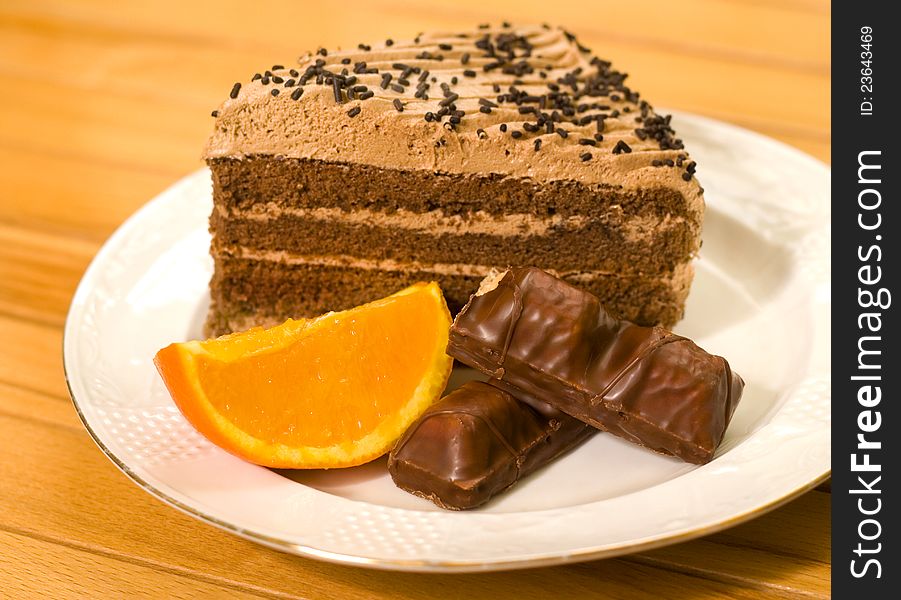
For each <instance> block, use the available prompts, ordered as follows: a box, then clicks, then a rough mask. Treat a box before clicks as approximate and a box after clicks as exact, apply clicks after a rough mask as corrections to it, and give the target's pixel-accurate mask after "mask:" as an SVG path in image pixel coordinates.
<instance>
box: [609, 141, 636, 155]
mask: <svg viewBox="0 0 901 600" xmlns="http://www.w3.org/2000/svg"><path fill="white" fill-rule="evenodd" d="M623 152H625V153H626V154H628V153H629V152H632V148H630V147H629V144H627V143H626V142H624V141H623V140H619V141H618V142H616V146H614V147H613V153H614V154H622V153H623Z"/></svg>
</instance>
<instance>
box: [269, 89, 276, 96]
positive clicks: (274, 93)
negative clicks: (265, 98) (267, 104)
mask: <svg viewBox="0 0 901 600" xmlns="http://www.w3.org/2000/svg"><path fill="white" fill-rule="evenodd" d="M269 93H270V94H272V95H273V96H278V88H272V91H271V92H269Z"/></svg>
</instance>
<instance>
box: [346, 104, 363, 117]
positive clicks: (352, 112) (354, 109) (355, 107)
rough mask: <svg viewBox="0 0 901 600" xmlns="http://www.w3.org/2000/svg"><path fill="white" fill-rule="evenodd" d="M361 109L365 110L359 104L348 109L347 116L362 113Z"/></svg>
mask: <svg viewBox="0 0 901 600" xmlns="http://www.w3.org/2000/svg"><path fill="white" fill-rule="evenodd" d="M361 110H363V109H362V108H360V107H359V106H354V107H353V108H352V109H350V110H349V111H347V116H348V117H356V116H357V115H358V114H360V111H361Z"/></svg>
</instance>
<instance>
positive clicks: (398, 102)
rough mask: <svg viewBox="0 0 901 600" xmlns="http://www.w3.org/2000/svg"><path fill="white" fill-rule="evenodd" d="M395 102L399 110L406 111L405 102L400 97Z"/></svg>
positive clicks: (395, 106)
mask: <svg viewBox="0 0 901 600" xmlns="http://www.w3.org/2000/svg"><path fill="white" fill-rule="evenodd" d="M393 104H394V108H395V109H396V110H397V112H404V103H403V102H401V101H400V98H395V99H394V102H393Z"/></svg>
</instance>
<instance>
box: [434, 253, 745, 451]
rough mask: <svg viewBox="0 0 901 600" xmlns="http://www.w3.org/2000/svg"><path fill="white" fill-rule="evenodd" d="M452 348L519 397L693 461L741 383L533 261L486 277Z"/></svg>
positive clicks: (693, 349) (677, 340)
mask: <svg viewBox="0 0 901 600" xmlns="http://www.w3.org/2000/svg"><path fill="white" fill-rule="evenodd" d="M448 354H450V355H451V356H453V357H454V358H456V359H458V360H460V361H461V362H463V363H465V364H467V365H470V366H472V367H475V368H477V369H479V370H480V371H482V372H483V373H485V374H487V375H490V376H491V377H495V378H497V379H498V382H497V385H498V386H499V387H502V388H504V389H507V390H508V391H510V392H511V393H513V394H514V395H515V396H517V397H519V396H520V395H524V396H526V397H532V398H536V399H538V400H540V401H543V402H546V403H548V404H549V405H551V406H553V407H554V408H557V409H559V410H561V411H563V412H565V413H567V414H569V415H572V416H573V417H576V418H578V419H580V420H582V421H584V422H586V423H589V424H591V425H593V426H595V427H597V428H598V429H602V430H604V431H609V432H610V433H613V434H616V435H618V436H620V437H623V438H625V439H627V440H630V441H632V442H635V443H637V444H640V445H642V446H645V447H647V448H650V449H651V450H655V451H657V452H661V453H664V454H670V455H673V456H677V457H679V458H681V459H683V460H685V461H688V462H692V463H698V464H702V463H706V462H708V461H710V460H711V459H712V458H713V454H714V451H715V450H716V447H717V446H718V445H719V443H720V442H721V441H722V438H723V434H724V433H725V430H726V427H727V426H728V424H729V420H730V419H731V417H732V413H733V412H734V410H735V407H736V405H737V404H738V401H739V399H740V398H741V393H742V389H743V387H744V382H743V381H742V379H741V377H739V376H738V374H736V373H734V372H733V371H732V370H731V369H730V367H729V363H728V362H727V361H726V360H725V359H724V358H722V357H720V356H714V355H711V354H708V353H707V352H705V351H704V350H702V349H701V348H699V347H698V346H697V345H696V344H695V343H694V342H692V341H691V340H689V339H687V338H684V337H681V336H678V335H675V334H673V333H671V332H669V331H667V330H665V329H663V328H662V327H640V326H637V325H634V324H632V323H629V322H627V321H620V320H617V319H614V318H612V317H611V316H610V315H608V314H607V313H606V312H605V311H604V309H603V307H602V306H601V304H600V302H599V301H598V299H597V298H596V297H595V296H593V295H591V294H589V293H587V292H584V291H582V290H580V289H578V288H575V287H573V286H571V285H569V284H567V283H565V282H563V281H561V280H559V279H557V278H555V277H553V276H551V275H549V274H547V273H545V272H544V271H541V270H540V269H537V268H517V269H511V270H509V271H506V272H505V273H503V274H502V275H499V276H494V277H490V278H488V279H487V280H486V281H485V282H483V285H482V287H481V288H480V290H479V292H478V293H477V294H476V295H474V296H473V297H472V298H471V299H470V301H469V303H468V304H467V305H466V306H465V307H464V308H463V310H462V311H461V312H460V313H459V314H458V315H457V318H456V319H455V320H454V324H453V326H452V327H451V334H450V340H449V344H448Z"/></svg>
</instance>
